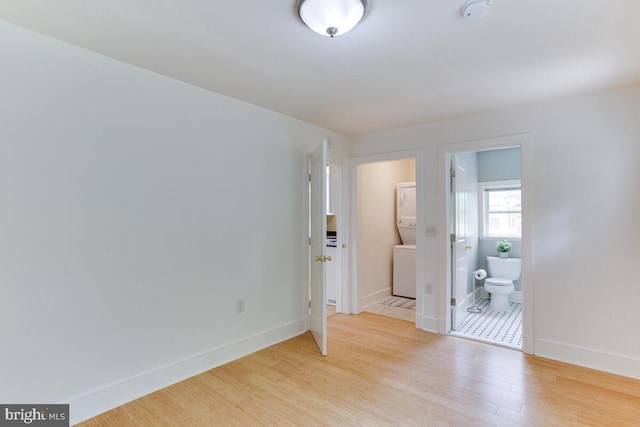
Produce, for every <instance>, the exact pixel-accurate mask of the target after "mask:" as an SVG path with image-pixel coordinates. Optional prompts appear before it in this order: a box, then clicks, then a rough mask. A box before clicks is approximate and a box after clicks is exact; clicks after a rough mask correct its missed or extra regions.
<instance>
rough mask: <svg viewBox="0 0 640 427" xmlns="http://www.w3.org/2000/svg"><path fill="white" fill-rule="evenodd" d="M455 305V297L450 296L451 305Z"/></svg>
mask: <svg viewBox="0 0 640 427" xmlns="http://www.w3.org/2000/svg"><path fill="white" fill-rule="evenodd" d="M455 306H456V299H455V298H451V307H455Z"/></svg>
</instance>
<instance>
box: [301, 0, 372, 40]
mask: <svg viewBox="0 0 640 427" xmlns="http://www.w3.org/2000/svg"><path fill="white" fill-rule="evenodd" d="M366 11H367V0H298V14H299V15H300V19H301V20H302V22H304V23H305V25H306V26H307V27H309V28H311V29H312V30H313V31H315V32H316V33H318V34H320V35H323V36H327V37H334V36H341V35H343V34H345V33H346V32H347V31H349V30H352V29H353V27H355V26H356V25H358V22H360V21H361V20H362V18H363V17H364V14H365V12H366Z"/></svg>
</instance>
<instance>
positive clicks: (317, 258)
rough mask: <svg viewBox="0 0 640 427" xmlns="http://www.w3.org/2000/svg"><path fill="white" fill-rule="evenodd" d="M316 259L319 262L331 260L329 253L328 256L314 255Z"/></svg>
mask: <svg viewBox="0 0 640 427" xmlns="http://www.w3.org/2000/svg"><path fill="white" fill-rule="evenodd" d="M316 261H319V262H327V261H331V255H329V256H322V255H316Z"/></svg>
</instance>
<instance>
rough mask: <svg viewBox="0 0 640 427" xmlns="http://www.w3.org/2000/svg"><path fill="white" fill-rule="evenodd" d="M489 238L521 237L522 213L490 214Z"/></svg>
mask: <svg viewBox="0 0 640 427" xmlns="http://www.w3.org/2000/svg"><path fill="white" fill-rule="evenodd" d="M485 234H486V235H487V236H496V237H520V236H521V235H522V214H521V213H519V212H518V213H489V215H488V217H487V227H486V229H485Z"/></svg>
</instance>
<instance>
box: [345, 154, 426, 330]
mask: <svg viewBox="0 0 640 427" xmlns="http://www.w3.org/2000/svg"><path fill="white" fill-rule="evenodd" d="M407 158H414V159H415V161H416V190H417V191H416V319H415V323H416V328H419V329H422V318H423V311H424V310H423V307H424V297H423V294H424V285H423V284H424V258H425V253H424V252H425V249H426V248H425V242H424V236H425V234H424V233H423V232H420V231H419V230H425V205H424V196H423V193H424V185H423V184H422V183H423V182H424V161H423V150H404V151H393V152H388V153H380V154H373V155H366V156H360V157H352V158H351V161H350V167H349V169H350V171H349V172H350V179H349V181H350V194H351V197H350V201H349V206H350V209H349V210H350V212H349V213H350V218H349V223H350V225H351V227H350V239H349V240H350V242H351V250H350V251H349V254H350V255H349V258H350V260H351V262H350V266H349V270H350V277H351V282H350V286H349V297H350V300H349V301H348V307H349V310H350V311H349V313H351V314H358V313H360V312H362V308H363V307H362V306H361V304H360V293H359V286H358V265H357V259H358V257H357V255H358V190H357V187H358V182H357V175H358V166H359V165H363V164H367V163H378V162H386V161H394V160H402V159H407Z"/></svg>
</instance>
